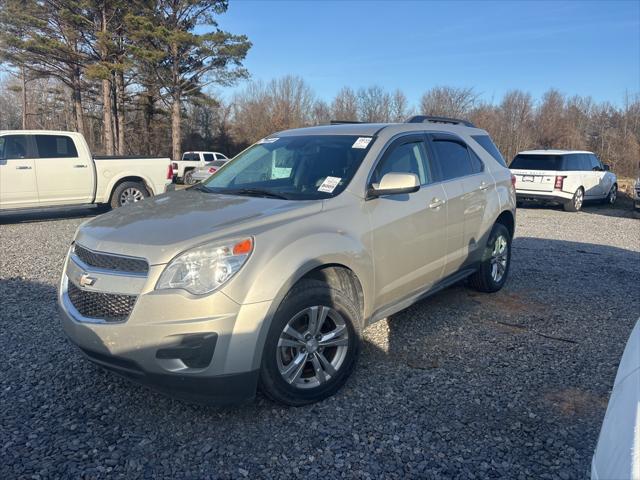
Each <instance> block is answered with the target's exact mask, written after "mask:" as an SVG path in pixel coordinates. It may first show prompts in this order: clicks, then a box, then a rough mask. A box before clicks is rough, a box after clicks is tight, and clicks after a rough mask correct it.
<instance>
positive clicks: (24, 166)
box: [16, 165, 31, 170]
mask: <svg viewBox="0 0 640 480" xmlns="http://www.w3.org/2000/svg"><path fill="white" fill-rule="evenodd" d="M16 170H31V167H29V166H28V165H18V166H17V167H16Z"/></svg>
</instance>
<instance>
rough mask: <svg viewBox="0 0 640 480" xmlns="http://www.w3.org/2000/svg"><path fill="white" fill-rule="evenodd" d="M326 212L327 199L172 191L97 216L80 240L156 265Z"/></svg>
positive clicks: (84, 227) (82, 228)
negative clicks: (219, 242) (207, 245)
mask: <svg viewBox="0 0 640 480" xmlns="http://www.w3.org/2000/svg"><path fill="white" fill-rule="evenodd" d="M321 210H322V201H318V200H313V201H311V200H310V201H290V200H279V199H273V198H262V197H249V196H239V195H220V194H214V193H207V192H203V191H201V190H197V189H193V188H192V189H188V190H182V191H178V192H170V193H167V194H164V195H160V196H157V197H154V198H148V199H146V200H144V201H142V202H140V203H136V204H133V205H126V206H124V207H121V208H117V209H115V210H113V211H111V212H109V213H106V214H104V215H100V216H98V217H95V218H93V219H91V220H89V221H88V222H86V223H84V224H83V225H81V226H80V228H79V229H78V233H77V235H76V241H77V242H78V243H79V244H81V245H83V246H84V247H87V248H89V249H91V250H95V251H99V252H107V253H116V254H122V255H129V256H134V257H143V258H146V259H147V260H148V261H149V263H150V264H151V265H155V264H163V263H167V262H168V261H170V260H171V259H172V258H173V257H174V256H175V255H177V254H178V253H180V252H182V251H184V250H186V249H188V248H191V247H194V246H196V245H199V244H201V243H204V242H207V241H215V240H218V239H220V240H224V239H228V238H235V237H236V236H244V235H256V234H258V233H260V232H261V231H264V230H266V229H271V228H275V227H277V226H279V225H281V224H283V223H288V222H290V221H292V220H294V219H296V218H299V217H302V216H305V217H306V216H309V215H312V214H314V213H317V212H320V211H321Z"/></svg>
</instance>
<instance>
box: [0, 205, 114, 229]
mask: <svg viewBox="0 0 640 480" xmlns="http://www.w3.org/2000/svg"><path fill="white" fill-rule="evenodd" d="M106 211H107V210H106V209H105V208H104V207H102V206H95V207H84V206H83V207H66V208H60V209H53V208H51V209H41V210H30V211H27V212H20V211H11V212H2V211H0V225H6V224H11V223H35V222H46V221H49V220H69V219H74V218H89V217H95V216H96V215H100V214H102V213H105V212H106Z"/></svg>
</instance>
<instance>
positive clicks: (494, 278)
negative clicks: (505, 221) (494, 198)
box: [469, 223, 511, 293]
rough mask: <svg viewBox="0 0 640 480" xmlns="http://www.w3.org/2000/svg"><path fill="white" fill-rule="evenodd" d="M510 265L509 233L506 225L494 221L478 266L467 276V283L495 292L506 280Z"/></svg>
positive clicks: (488, 291) (484, 290) (482, 289)
mask: <svg viewBox="0 0 640 480" xmlns="http://www.w3.org/2000/svg"><path fill="white" fill-rule="evenodd" d="M497 242H499V243H497ZM502 247H504V248H502ZM510 266H511V235H509V230H507V227H505V226H504V225H502V224H501V223H496V224H495V225H494V226H493V228H492V229H491V233H490V234H489V239H488V240H487V246H486V247H485V249H484V252H483V254H482V261H481V264H480V268H479V269H478V271H477V272H476V273H474V274H473V275H471V276H470V277H469V285H470V286H471V287H473V288H474V289H476V290H478V291H480V292H486V293H493V292H497V291H498V290H500V289H501V288H502V287H503V286H504V284H505V282H506V281H507V277H508V276H509V267H510Z"/></svg>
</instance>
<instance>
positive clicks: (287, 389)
mask: <svg viewBox="0 0 640 480" xmlns="http://www.w3.org/2000/svg"><path fill="white" fill-rule="evenodd" d="M359 325H360V311H359V309H358V308H357V307H356V306H355V305H354V303H353V300H352V299H351V298H349V297H348V296H347V295H345V293H343V292H342V291H340V290H337V289H335V288H332V287H330V286H329V285H327V284H326V283H325V282H323V281H320V280H311V279H309V280H302V281H300V282H299V283H298V284H297V285H296V286H294V287H293V288H292V289H291V291H290V292H289V293H288V294H287V296H286V297H285V299H284V300H283V301H282V303H281V304H280V306H279V307H278V310H277V312H276V314H275V316H274V318H273V321H272V323H271V327H270V329H269V333H268V334H267V339H266V341H265V346H264V351H263V356H262V366H261V370H260V389H261V390H262V391H263V392H264V393H265V394H266V395H267V396H268V397H269V398H271V399H272V400H274V401H276V402H280V403H284V404H286V405H292V406H300V405H306V404H308V403H313V402H317V401H319V400H322V399H325V398H327V397H329V396H331V395H333V394H334V393H335V392H337V391H338V390H339V389H340V387H342V385H344V383H345V382H346V381H347V378H348V377H349V375H350V374H351V372H352V371H353V369H354V367H355V365H356V361H357V358H358V352H359V348H360V331H359Z"/></svg>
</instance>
